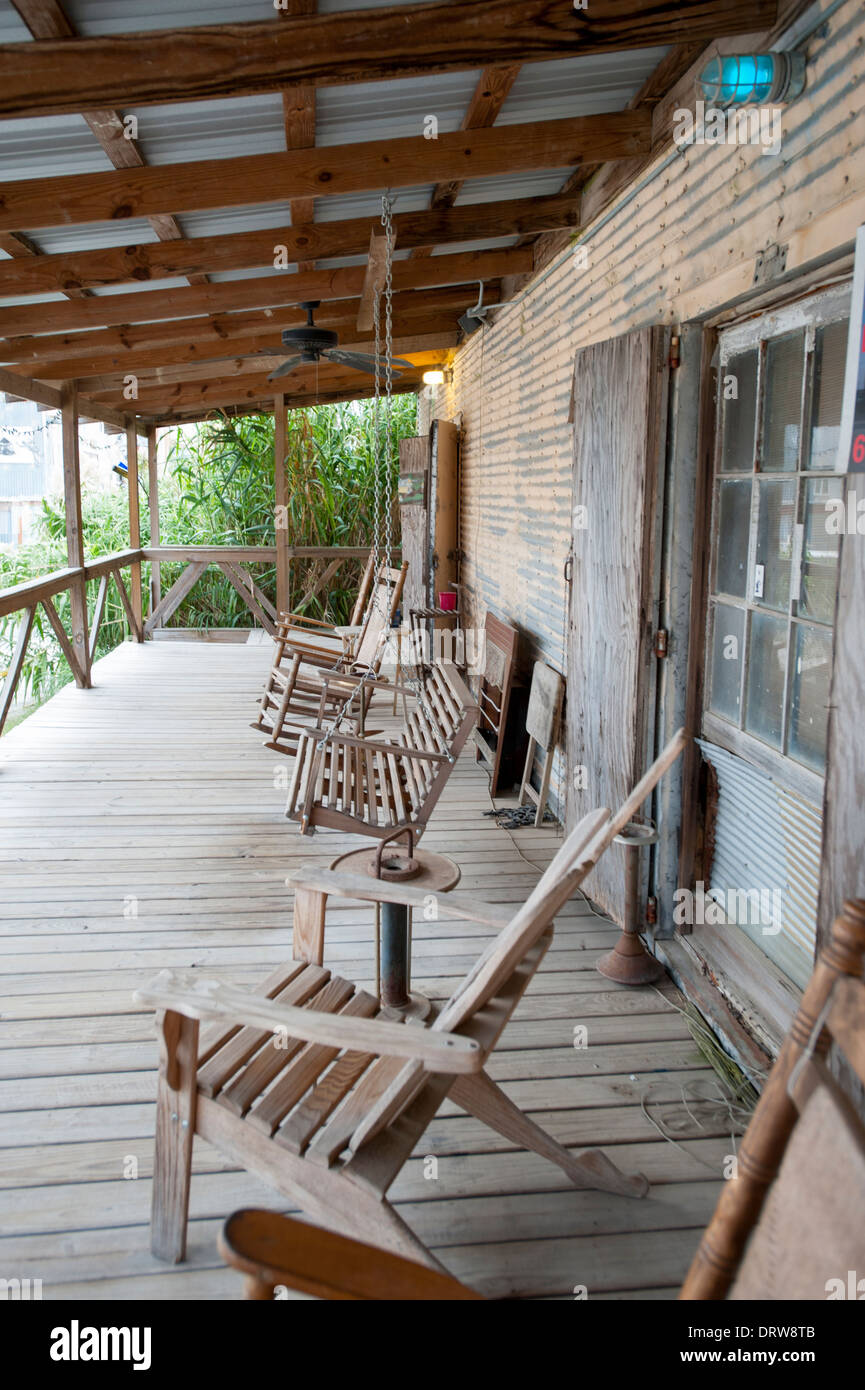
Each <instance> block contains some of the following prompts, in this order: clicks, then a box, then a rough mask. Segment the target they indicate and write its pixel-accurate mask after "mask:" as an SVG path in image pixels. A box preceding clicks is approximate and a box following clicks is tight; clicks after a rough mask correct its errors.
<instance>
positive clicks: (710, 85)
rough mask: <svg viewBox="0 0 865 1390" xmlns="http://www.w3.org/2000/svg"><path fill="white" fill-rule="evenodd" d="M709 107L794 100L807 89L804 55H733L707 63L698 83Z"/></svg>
mask: <svg viewBox="0 0 865 1390" xmlns="http://www.w3.org/2000/svg"><path fill="white" fill-rule="evenodd" d="M697 87H698V90H699V93H700V95H701V96H702V98H703V99H704V101H705V102H706V104H707V105H708V106H714V107H720V108H722V109H724V108H725V107H728V106H762V105H764V104H765V105H771V104H773V103H776V102H780V101H792V100H793V99H794V98H795V97H797V96H799V95H800V93H801V92H802V91H804V88H805V55H804V53H795V52H794V53H731V54H729V55H728V56H727V57H726V58H722V57H720V56H719V57H716V58H713V59H712V60H711V62H709V63H707V64H706V66H705V67H704V68H703V71H702V72H701V73H700V76H699V78H698V80H697Z"/></svg>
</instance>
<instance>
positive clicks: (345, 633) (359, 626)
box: [333, 623, 363, 637]
mask: <svg viewBox="0 0 865 1390" xmlns="http://www.w3.org/2000/svg"><path fill="white" fill-rule="evenodd" d="M333 630H334V632H335V633H336V634H337V635H338V636H339V637H357V635H358V633H359V632H363V623H345V624H343V625H341V626H340V627H335V628H334V629H333Z"/></svg>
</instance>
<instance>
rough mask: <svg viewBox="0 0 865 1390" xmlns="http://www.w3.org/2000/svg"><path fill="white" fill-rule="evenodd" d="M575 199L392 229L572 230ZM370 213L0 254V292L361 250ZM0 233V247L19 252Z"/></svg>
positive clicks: (436, 242) (445, 216)
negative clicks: (278, 255) (280, 249)
mask: <svg viewBox="0 0 865 1390" xmlns="http://www.w3.org/2000/svg"><path fill="white" fill-rule="evenodd" d="M578 217H579V200H578V199H577V198H576V197H575V196H572V195H565V196H558V195H557V196H555V197H551V198H510V199H506V200H505V201H503V202H500V203H499V202H496V203H473V204H469V205H467V206H464V207H458V208H442V209H433V210H430V211H429V212H398V213H395V214H394V219H393V221H394V230H395V231H396V235H397V241H398V243H399V245H400V246H401V247H402V248H403V249H411V248H412V247H420V246H423V247H428V248H432V247H433V246H445V245H447V244H448V243H449V242H460V241H478V240H481V239H482V238H484V237H497V236H508V235H518V234H522V233H526V232H545V231H556V230H560V229H565V228H570V229H573V228H574V227H576V226H577V224H578ZM369 229H370V219H369V218H368V217H352V218H346V219H343V220H341V221H339V222H319V223H315V224H312V223H304V224H299V225H297V226H295V225H292V226H291V227H278V228H275V229H267V230H265V231H251V232H231V233H228V234H226V235H224V236H209V237H195V238H190V239H185V240H182V241H174V242H140V243H138V244H137V245H135V244H133V245H129V246H106V247H100V248H98V249H94V250H92V251H69V252H62V253H58V254H55V255H42V256H40V257H39V259H38V260H35V259H33V257H32V256H31V257H30V258H29V259H28V260H26V261H25V260H23V259H22V260H17V261H16V262H15V263H14V264H12V263H10V262H5V261H0V296H10V295H30V294H50V293H52V292H56V291H58V290H61V291H67V292H68V291H69V290H70V289H82V288H86V287H96V286H105V285H122V284H125V283H130V282H134V283H139V284H140V283H142V282H145V281H147V280H151V279H153V280H162V279H169V278H171V277H173V276H181V275H187V276H189V275H192V274H196V273H200V272H202V271H204V270H207V271H208V272H216V271H228V270H252V269H255V268H256V267H264V266H267V265H271V264H272V263H273V258H274V253H275V248H276V247H277V246H284V247H285V248H286V252H287V256H288V260H289V261H304V260H307V261H314V260H321V259H323V258H325V257H336V256H359V255H363V254H364V253H365V252H366V250H367V248H368V245H369ZM13 240H14V238H13V237H12V236H11V234H9V233H6V234H2V235H0V247H2V248H3V249H4V250H8V251H9V254H10V255H17V256H20V257H24V256H25V255H26V254H27V253H26V252H25V251H23V250H19V251H17V252H16V251H15V250H13V249H12V247H11V246H9V245H7V242H12V241H13Z"/></svg>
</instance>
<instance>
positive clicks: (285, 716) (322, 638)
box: [251, 564, 408, 755]
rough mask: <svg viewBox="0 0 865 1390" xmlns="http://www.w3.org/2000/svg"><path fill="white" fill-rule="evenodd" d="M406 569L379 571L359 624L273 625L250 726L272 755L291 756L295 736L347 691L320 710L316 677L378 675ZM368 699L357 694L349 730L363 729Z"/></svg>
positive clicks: (330, 696) (331, 695)
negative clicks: (326, 674)
mask: <svg viewBox="0 0 865 1390" xmlns="http://www.w3.org/2000/svg"><path fill="white" fill-rule="evenodd" d="M407 569H408V565H407V564H403V565H402V566H401V567H400V568H399V569H390V568H388V567H387V566H386V565H382V566H381V567H380V568H379V572H378V576H377V578H376V581H375V584H374V585H372V584H371V585H370V589H369V590H368V597H367V602H366V607H365V610H364V614H363V620H362V622H361V623H360V624H351V625H349V626H347V627H327V625H325V624H321V625H318V624H317V620H315V619H309V620H308V621H309V622H310V623H311V624H313V629H314V630H313V629H311V630H310V631H307V630H306V629H305V628H303V627H301V626H299V625H298V624H297V622H296V621H295V619H294V618H293V617H292V619H291V621H288V620H286V621H285V622H280V623H279V624H278V626H277V633H276V646H275V649H274V658H273V664H272V666H271V668H270V674H269V675H268V678H267V681H266V683H265V687H264V692H263V694H262V696H261V699H260V701H259V708H258V717H257V718H256V719H255V720H254V721H253V723H252V725H251V727H252V728H253V729H258V730H259V731H260V732H261V733H264V734H267V735H268V737H267V738H266V739H265V747H267V748H272V749H273V750H274V751H275V752H277V753H285V754H288V755H291V754H294V753H296V752H297V742H298V731H299V730H300V729H302V728H304V727H306V726H308V725H309V722H310V720H311V719H313V717H314V716H316V715H320V716H321V717H322V718H323V719H327V718H330V717H332V715H333V714H334V713H335V712H336V710H338V709H339V708H340V707H341V706H342V705H343V704H344V702H345V699H346V694H347V693H348V691H347V690H346V689H345V688H343V689H340V688H339V686H338V685H336V684H333V685H331V686H330V688H329V690H328V691H327V692H326V699H325V703H324V705H323V706H321V694H322V691H321V687H320V685H319V684H318V681H317V675H318V673H319V672H330V673H337V672H338V673H340V674H352V673H363V672H369V671H372V672H373V673H375V674H378V672H379V671H380V670H381V663H382V659H383V656H384V651H385V645H384V640H383V639H384V637H385V636H386V634H387V631H388V630H389V628H390V626H391V623H392V622H393V620H394V617H395V615H396V612H397V609H398V608H399V605H400V602H401V599H402V592H403V587H404V585H405V576H406V571H407ZM361 592H363V590H361ZM318 626H320V627H321V629H322V630H321V632H320V633H319V632H318V630H317V628H318ZM369 699H370V696H369V693H368V692H367V691H366V690H364V691H362V692H361V695H360V697H359V707H358V713H357V722H356V724H355V725H354V727H355V729H357V730H361V729H362V728H363V721H364V717H365V715H366V710H367V707H368V705H369Z"/></svg>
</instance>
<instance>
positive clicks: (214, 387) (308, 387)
mask: <svg viewBox="0 0 865 1390" xmlns="http://www.w3.org/2000/svg"><path fill="white" fill-rule="evenodd" d="M415 356H416V357H417V358H418V359H419V360H418V361H417V362H416V363H415V364H413V367H412V369H406V370H405V371H404V373H403V374H402V375H401V376H400V378H399V382H400V385H401V386H406V385H407V384H409V382H412V381H414V382H415V383H417V382H419V380H420V376H421V373H422V371H423V370H424V369H425V368H426V367H429V366H437V365H439V364H441V363H442V362H445V361H446V360H447V357H448V350H447V349H441V350H434V351H431V352H425V353H417V354H415ZM367 380H368V381H371V380H372V378H371V377H369V378H365V375H364V374H363V373H360V372H356V371H352V370H351V369H350V368H348V367H343V366H338V365H337V364H335V363H331V364H325V363H324V362H322V363H320V364H319V366H318V367H317V368H316V367H308V368H298V369H297V370H296V371H294V372H292V373H291V375H290V376H289V377H286V378H285V383H286V395H287V396H289V397H290V396H291V395H294V394H297V393H298V392H300V393H303V394H308V393H310V392H313V391H317V390H321V391H332V390H335V389H337V388H338V387H342V386H345V387H347V388H349V389H350V388H351V387H352V386H359V387H362V386H363V385H364V384H365V382H366V381H367ZM281 381H282V379H281ZM280 384H281V382H280ZM268 393H270V394H271V395H272V394H273V383H272V382H271V383H269V382H268V378H267V374H266V373H265V372H264V371H262V372H260V373H259V375H257V376H255V375H248V376H237V375H235V374H232V375H230V376H224V377H223V376H217V375H214V376H212V377H211V378H210V379H209V380H206V381H183V382H175V383H170V384H169V383H164V384H161V385H157V386H154V387H146V388H145V389H143V390H141V391H139V395H138V400H137V402H136V406H137V409H138V410H139V411H141V412H142V413H143V414H145V415H149V414H152V413H153V411H154V410H156V409H166V410H170V409H171V408H172V407H173V406H175V405H178V406H179V405H190V406H194V405H199V404H201V405H222V404H226V403H228V404H232V405H236V404H239V403H240V402H242V401H244V400H247V399H250V400H258V399H260V397H262V396H263V395H266V394H268ZM97 399H99V396H97ZM116 399H117V398H116V395H114V394H113V393H111V392H109V393H107V395H106V397H105V403H106V404H107V403H109V402H111V401H116Z"/></svg>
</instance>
